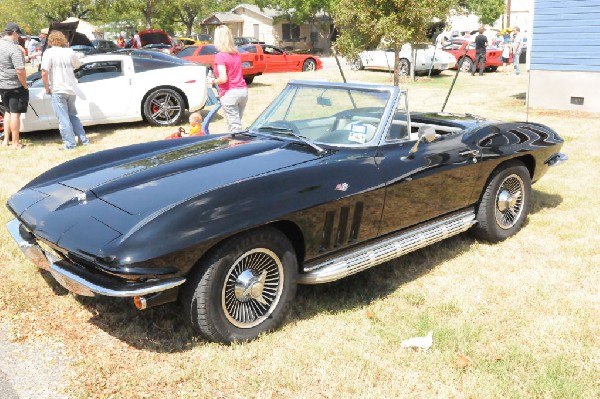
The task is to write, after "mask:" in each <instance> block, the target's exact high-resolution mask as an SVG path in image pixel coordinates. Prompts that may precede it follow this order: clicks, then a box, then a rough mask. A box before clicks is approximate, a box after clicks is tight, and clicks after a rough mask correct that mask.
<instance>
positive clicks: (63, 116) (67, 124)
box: [52, 93, 90, 150]
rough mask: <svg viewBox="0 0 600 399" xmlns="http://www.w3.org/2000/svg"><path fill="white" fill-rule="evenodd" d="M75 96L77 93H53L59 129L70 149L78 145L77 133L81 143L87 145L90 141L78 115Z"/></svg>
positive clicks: (53, 105) (67, 147) (66, 145)
mask: <svg viewBox="0 0 600 399" xmlns="http://www.w3.org/2000/svg"><path fill="white" fill-rule="evenodd" d="M75 98H76V96H75V94H66V93H52V108H54V112H55V113H56V117H57V118H58V129H59V130H60V135H61V137H62V139H63V143H64V145H65V148H66V149H68V150H70V149H73V148H75V146H77V142H76V141H75V135H77V137H79V141H80V142H81V144H83V145H87V144H89V143H90V142H89V140H88V138H87V137H86V135H85V131H84V130H83V125H82V124H81V121H80V120H79V117H78V116H77V109H76V108H75Z"/></svg>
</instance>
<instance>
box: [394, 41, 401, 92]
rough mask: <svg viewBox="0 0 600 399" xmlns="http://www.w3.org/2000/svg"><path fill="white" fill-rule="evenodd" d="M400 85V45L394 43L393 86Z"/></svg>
mask: <svg viewBox="0 0 600 399" xmlns="http://www.w3.org/2000/svg"><path fill="white" fill-rule="evenodd" d="M399 85H400V46H399V45H398V44H394V86H399Z"/></svg>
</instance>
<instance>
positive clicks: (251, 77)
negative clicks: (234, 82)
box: [244, 76, 254, 85]
mask: <svg viewBox="0 0 600 399" xmlns="http://www.w3.org/2000/svg"><path fill="white" fill-rule="evenodd" d="M244 81H245V82H246V84H247V85H249V84H252V82H254V76H244Z"/></svg>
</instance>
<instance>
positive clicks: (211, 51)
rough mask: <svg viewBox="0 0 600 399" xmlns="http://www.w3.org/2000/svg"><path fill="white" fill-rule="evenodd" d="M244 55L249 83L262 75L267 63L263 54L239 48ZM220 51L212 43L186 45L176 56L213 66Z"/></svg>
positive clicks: (243, 70) (243, 66)
mask: <svg viewBox="0 0 600 399" xmlns="http://www.w3.org/2000/svg"><path fill="white" fill-rule="evenodd" d="M239 51H240V55H241V57H242V73H243V74H244V80H245V81H246V83H247V84H250V83H252V81H253V80H254V77H255V76H258V75H262V74H263V73H264V72H265V69H266V63H265V59H264V56H263V55H262V54H260V55H259V54H252V53H249V52H247V51H245V50H244V49H243V48H242V47H240V48H239ZM218 52H219V51H218V50H217V48H216V47H215V46H214V45H212V44H199V45H193V46H185V47H184V48H183V49H181V51H179V52H178V53H177V54H176V57H179V58H182V59H184V60H188V61H192V62H196V63H199V64H205V65H209V66H212V65H213V63H214V61H215V55H216V54H217V53H218Z"/></svg>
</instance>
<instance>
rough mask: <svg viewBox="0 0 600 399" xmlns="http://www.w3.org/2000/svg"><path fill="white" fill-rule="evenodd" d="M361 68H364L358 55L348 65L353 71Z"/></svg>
mask: <svg viewBox="0 0 600 399" xmlns="http://www.w3.org/2000/svg"><path fill="white" fill-rule="evenodd" d="M363 68H364V66H363V63H362V61H361V60H360V57H356V58H355V59H354V61H353V62H352V65H350V69H352V70H353V71H359V70H361V69H363Z"/></svg>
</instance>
